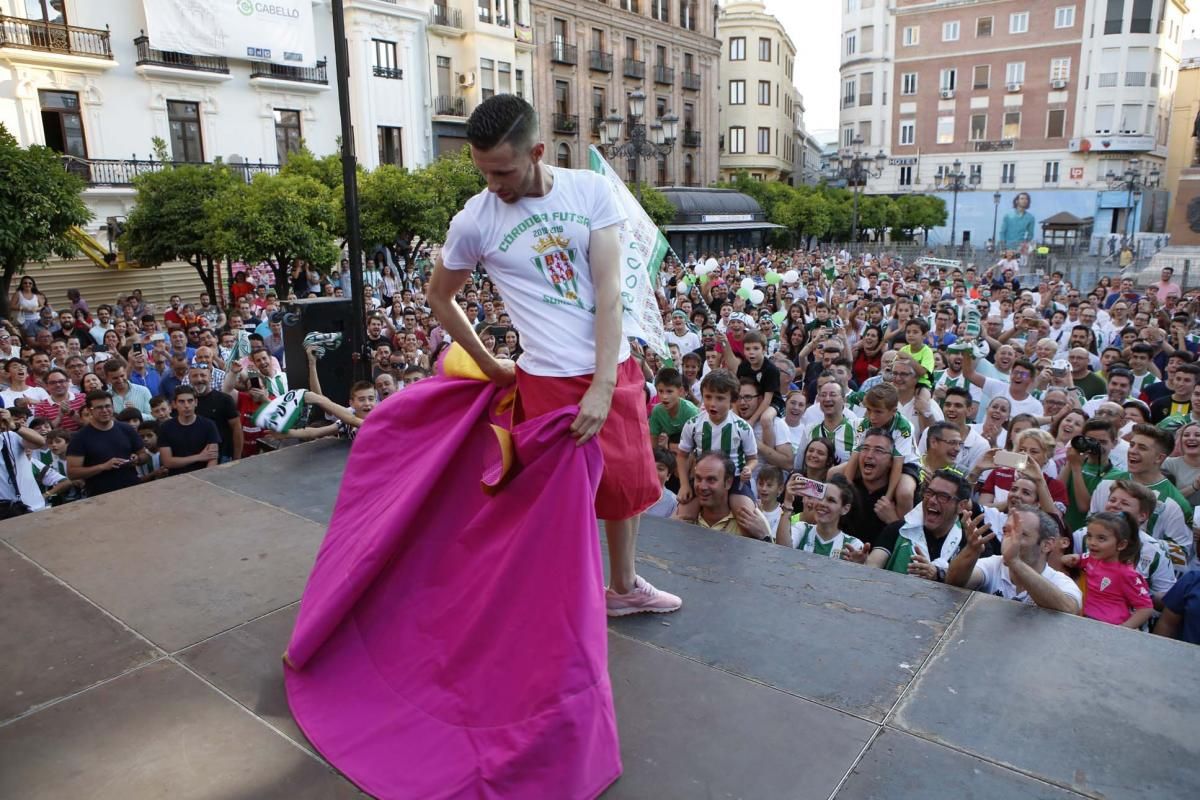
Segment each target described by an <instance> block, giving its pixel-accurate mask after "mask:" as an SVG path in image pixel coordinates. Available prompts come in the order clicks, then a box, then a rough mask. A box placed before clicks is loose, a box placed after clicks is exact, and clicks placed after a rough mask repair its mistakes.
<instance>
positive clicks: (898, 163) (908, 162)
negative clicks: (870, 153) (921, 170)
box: [888, 156, 917, 167]
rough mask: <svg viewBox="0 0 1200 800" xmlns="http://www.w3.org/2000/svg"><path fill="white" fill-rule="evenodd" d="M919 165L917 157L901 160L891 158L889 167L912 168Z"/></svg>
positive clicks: (906, 157)
mask: <svg viewBox="0 0 1200 800" xmlns="http://www.w3.org/2000/svg"><path fill="white" fill-rule="evenodd" d="M916 163H917V157H916V156H901V157H899V158H889V159H888V165H889V166H893V167H911V166H913V165H915V164H916Z"/></svg>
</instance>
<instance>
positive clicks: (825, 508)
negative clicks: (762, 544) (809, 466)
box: [775, 475, 863, 558]
mask: <svg viewBox="0 0 1200 800" xmlns="http://www.w3.org/2000/svg"><path fill="white" fill-rule="evenodd" d="M806 481H807V479H806V478H803V477H800V476H798V475H793V476H792V478H791V479H790V480H788V483H787V489H786V490H785V492H784V495H783V503H782V504H781V505H780V507H781V508H782V509H783V512H784V513H783V516H781V517H780V518H779V527H778V528H776V531H775V542H776V543H777V544H781V545H783V546H784V547H791V548H794V549H796V550H804V551H805V552H808V553H812V554H814V555H818V556H828V557H829V558H842V555H843V553H846V552H847V551H850V552H858V551H861V550H862V547H863V543H862V541H861V540H859V539H858V538H856V537H854V536H851V535H850V534H848V533H846V532H845V531H843V530H842V523H843V521H844V520H845V519H846V517H847V515H849V513H850V509H851V508H852V507H853V505H854V488H853V487H852V486H851V485H850V482H849V481H847V480H846V479H845V478H843V477H842V476H841V475H834V476H833V477H832V478H830V479H829V482H828V483H823V484H818V485H817V486H819V487H820V493H821V495H822V496H821V497H819V498H817V497H810V498H809V502H808V506H809V508H810V510H811V512H812V517H813V519H812V521H811V522H806V521H804V520H802V519H798V518H796V517H795V516H793V515H792V514H791V511H790V509H789V507H790V506H791V504H792V502H793V501H794V499H795V497H796V495H793V491H794V490H795V491H800V490H813V493H814V494H816V493H817V492H816V491H815V490H816V488H817V486H804V485H803V484H805V483H806Z"/></svg>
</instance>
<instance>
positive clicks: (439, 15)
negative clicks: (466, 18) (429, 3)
mask: <svg viewBox="0 0 1200 800" xmlns="http://www.w3.org/2000/svg"><path fill="white" fill-rule="evenodd" d="M429 25H430V26H431V27H438V28H453V29H454V30H456V31H461V30H462V29H463V21H462V12H461V11H459V10H458V9H457V8H448V7H446V6H444V5H441V4H439V3H434V5H433V8H431V9H429Z"/></svg>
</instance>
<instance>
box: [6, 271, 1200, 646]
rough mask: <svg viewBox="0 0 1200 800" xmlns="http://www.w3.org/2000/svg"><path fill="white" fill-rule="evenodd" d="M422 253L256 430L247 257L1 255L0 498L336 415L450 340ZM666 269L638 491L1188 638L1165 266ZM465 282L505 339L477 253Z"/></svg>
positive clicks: (252, 289) (263, 315)
mask: <svg viewBox="0 0 1200 800" xmlns="http://www.w3.org/2000/svg"><path fill="white" fill-rule="evenodd" d="M428 256H429V254H428V253H422V254H420V255H419V256H418V258H415V259H414V261H413V262H412V263H411V264H399V265H393V264H392V263H391V261H390V258H389V257H388V256H387V255H386V254H382V253H381V254H380V255H379V256H378V257H377V258H376V259H374V260H373V261H372V262H371V263H370V264H369V266H368V269H367V271H366V278H367V280H366V281H365V285H364V297H363V298H362V302H363V303H364V306H365V309H366V312H367V316H366V319H367V322H366V325H367V328H366V335H365V349H364V352H363V353H361V354H355V355H356V357H361V358H363V359H365V360H367V361H368V362H369V369H370V378H371V380H370V382H363V383H360V384H356V385H355V386H354V387H352V390H351V393H350V395H351V396H350V397H349V398H345V399H346V400H348V401H349V403H350V405H349V406H342V405H340V403H337V402H334V401H333V400H331V399H329V398H325V397H324V396H322V395H320V394H319V391H320V389H319V381H318V380H317V375H316V369H315V364H316V360H317V358H318V357H319V356H320V354H321V352H322V348H321V347H320V346H319V343H317V344H316V345H315V346H313V347H310V348H309V364H308V368H309V378H310V382H311V383H310V385H313V389H314V391H313V392H311V393H310V394H309V395H308V396H307V400H308V402H309V403H310V404H311V405H313V406H314V407H316V408H317V409H318V411H317V413H316V414H314V415H313V420H312V423H311V424H310V425H308V426H301V427H299V428H297V429H293V430H291V431H290V432H289V433H287V434H282V435H276V434H272V433H269V432H264V431H263V430H262V429H261V428H259V427H257V426H256V425H255V412H256V411H257V410H258V409H259V408H260V407H261V406H263V405H264V404H265V403H267V402H269V401H270V400H271V399H273V398H276V397H278V396H280V395H281V394H283V393H284V392H286V390H287V376H286V372H285V370H284V367H285V366H286V363H285V353H284V344H283V332H282V326H283V324H284V322H285V315H284V313H283V311H282V309H281V306H280V303H279V299H278V297H277V296H276V292H275V291H274V289H273V288H272V286H271V285H269V284H270V280H269V276H270V275H271V272H270V270H269V269H267V270H257V271H253V272H251V271H249V270H247V271H246V272H241V273H239V274H238V275H237V276H236V277H235V279H234V280H233V282H232V285H231V293H230V297H229V298H228V301H226V302H222V303H221V304H219V305H218V304H216V303H214V302H213V301H212V298H210V297H208V296H207V295H204V294H201V295H200V296H199V297H198V299H197V301H196V302H195V303H190V304H184V303H183V302H182V298H180V297H172V298H170V302H169V305H168V308H166V309H164V310H163V311H162V312H161V313H159V312H158V311H157V310H156V309H154V308H152V307H150V306H148V305H147V304H146V303H144V302H143V301H142V296H141V293H140V292H139V291H136V290H135V291H133V292H132V293H130V294H129V295H127V296H124V297H122V298H121V299H120V300H119V301H118V302H116V303H113V304H111V305H108V304H105V305H100V306H98V307H96V308H95V309H90V308H89V307H88V304H87V302H86V301H85V300H83V298H81V297H80V296H79V294H78V293H77V292H73V293H72V294H71V296H70V297H69V298H68V303H69V305H64V306H63V307H62V308H59V309H57V310H55V309H52V308H51V307H50V305H49V304H48V303H47V302H46V299H45V297H44V296H43V295H41V294H40V293H39V292H38V291H37V287H36V283H35V282H34V281H33V279H32V278H30V277H28V276H26V277H23V278H22V279H21V281H20V284H19V286H18V289H17V291H16V292H15V293H14V295H13V298H12V301H11V303H10V307H11V309H12V312H13V319H12V320H6V321H4V323H3V325H4V327H3V329H2V330H0V356H2V357H3V366H4V374H3V376H0V383H2V384H3V387H4V388H3V390H0V399H2V401H3V407H4V408H3V410H2V411H0V427H3V429H4V431H5V433H3V436H4V437H5V438H4V440H3V444H4V447H2V448H0V450H3V453H4V456H5V459H4V460H5V470H4V472H5V474H4V475H3V476H0V517H3V516H9V515H11V514H14V513H23V512H25V511H28V510H37V509H40V508H43V507H47V506H52V505H58V504H61V503H64V502H70V501H72V500H75V499H78V498H81V497H85V496H90V495H96V494H101V493H103V492H106V491H112V490H114V489H119V488H123V487H125V486H131V485H135V484H137V483H140V482H143V481H147V480H154V479H157V478H159V477H162V476H164V475H167V474H178V473H181V472H185V471H188V470H191V469H201V468H204V467H206V466H211V465H215V464H218V463H221V462H223V461H227V460H232V459H237V458H242V457H246V456H251V455H254V454H255V453H258V452H260V451H261V450H263V449H269V448H271V447H274V446H277V444H278V439H279V438H281V436H287V437H290V438H301V439H311V438H316V437H318V436H326V435H336V436H342V437H345V438H353V434H354V432H355V430H356V428H357V427H358V425H360V424H361V423H362V420H363V418H365V417H366V415H367V414H368V413H369V412H370V410H371V409H372V408H373V407H374V405H375V403H376V402H380V401H383V400H385V399H386V398H387V397H389V396H390V395H392V394H393V393H395V392H397V391H399V390H401V389H402V388H403V387H404V386H405V385H407V384H410V383H412V382H415V381H419V380H421V379H422V378H424V377H427V376H428V375H430V374H431V373H432V371H433V369H434V367H435V365H436V362H437V359H438V356H439V355H440V353H441V352H442V351H443V350H444V348H445V347H446V346H447V345H448V343H449V342H448V337H447V335H446V334H445V332H444V331H443V330H442V328H441V327H440V325H439V324H438V321H437V320H436V319H435V318H434V316H433V314H432V312H431V311H430V309H429V307H428V306H427V304H426V298H425V292H426V289H427V284H426V283H425V280H426V278H427V275H428V265H429V262H428ZM294 273H295V274H294V275H293V276H292V277H293V281H292V286H291V287H289V288H290V289H291V290H292V291H294V292H298V293H303V294H310V293H311V294H322V295H334V296H346V295H349V294H350V287H349V285H348V282H347V281H346V280H345V278H346V277H347V275H346V272H345V269H344V266H343V269H342V270H341V271H340V272H337V271H335V272H333V273H330V274H329V275H325V274H324V273H321V272H319V271H317V270H315V269H312V268H311V267H308V266H307V265H300V266H299V267H298V269H297V270H295V271H294ZM659 288H660V289H661V291H660V292H659V295H658V302H659V305H660V309H661V311H662V316H663V325H664V329H665V344H666V347H665V348H663V349H662V352H658V351H657V350H656V348H654V347H651V346H645V347H643V346H641V345H639V344H638V343H634V347H633V351H634V354H635V357H636V358H637V360H638V363H639V365H640V366H641V369H642V372H643V375H644V377H645V380H646V401H647V414H648V415H649V424H650V439H651V441H650V444H651V447H652V448H653V449H654V452H655V459H656V462H657V464H658V468H659V476H660V480H661V482H662V486H663V489H662V495H661V498H660V500H659V502H658V503H657V504H656V505H655V506H654V507H653V508H651V509H650V511H649V512H647V513H649V514H653V515H658V516H664V517H666V516H670V517H674V518H676V519H680V520H684V521H686V522H689V523H692V524H694V525H697V526H699V527H700V528H708V529H712V530H716V531H720V532H724V533H727V534H733V535H739V536H745V537H750V538H754V539H759V540H763V541H764V542H770V543H774V544H776V545H779V546H785V547H792V548H796V549H800V550H803V551H806V552H809V553H813V554H816V555H819V556H828V557H832V558H839V559H843V560H846V561H851V562H856V563H858V564H860V565H862V566H863V568H880V569H888V570H893V571H896V572H901V573H906V574H908V575H911V576H914V577H915V578H920V579H927V580H934V581H941V582H946V583H949V584H953V585H957V586H965V587H969V588H971V589H976V590H980V591H986V592H989V593H991V594H995V595H998V596H1001V597H1005V598H1010V599H1013V600H1017V601H1021V602H1025V603H1032V604H1036V605H1039V606H1043V607H1047V608H1053V609H1057V610H1060V611H1064V612H1068V613H1077V614H1082V615H1084V616H1087V617H1091V618H1093V619H1097V620H1102V621H1105V622H1110V623H1113V624H1119V625H1124V626H1127V627H1131V628H1142V629H1148V628H1152V629H1153V631H1154V632H1155V633H1159V634H1163V635H1168V636H1176V637H1180V638H1183V639H1186V640H1188V641H1192V642H1200V580H1198V577H1197V576H1198V575H1200V572H1198V571H1197V570H1196V568H1197V567H1198V566H1200V565H1198V564H1197V560H1196V531H1197V530H1200V526H1198V525H1197V524H1196V523H1197V522H1200V520H1197V519H1196V518H1195V514H1194V509H1195V507H1196V505H1197V504H1200V363H1198V359H1197V354H1198V353H1200V335H1198V333H1197V330H1196V328H1195V326H1194V321H1195V320H1196V319H1197V311H1198V310H1200V294H1198V293H1196V292H1184V291H1183V289H1182V287H1181V286H1180V285H1179V283H1177V282H1176V281H1175V280H1174V276H1173V275H1172V273H1171V270H1170V269H1165V270H1163V271H1162V273H1161V274H1160V275H1159V276H1158V280H1157V281H1156V282H1151V283H1149V285H1145V286H1139V285H1138V284H1137V283H1136V282H1135V280H1134V279H1133V278H1132V277H1130V276H1128V275H1119V276H1113V277H1111V278H1110V277H1106V278H1103V279H1102V280H1101V281H1100V283H1099V284H1098V285H1097V286H1095V287H1090V288H1089V287H1077V286H1073V285H1071V284H1070V283H1069V282H1068V281H1066V280H1064V279H1063V276H1062V275H1060V274H1049V275H1030V274H1028V272H1027V268H1026V267H1025V265H1023V264H1022V262H1021V260H1020V258H1019V257H1017V256H1014V255H1012V254H1005V256H1004V257H1003V258H1001V260H1000V261H999V262H998V263H996V264H994V265H981V266H980V267H979V268H976V267H975V266H974V265H971V264H961V263H958V262H953V261H944V260H937V259H931V258H926V259H918V260H917V261H915V262H912V263H903V262H901V261H900V260H899V259H898V258H895V257H892V256H889V255H882V256H872V255H862V256H854V257H852V256H851V255H850V254H849V253H846V252H836V251H820V250H818V251H811V252H810V251H775V250H769V249H768V250H763V251H757V250H755V251H751V250H742V251H738V252H731V253H728V254H724V255H722V256H720V257H719V258H706V257H701V258H696V257H695V256H692V257H690V258H688V259H687V260H686V261H685V262H682V263H681V262H677V261H675V260H674V259H672V258H668V260H667V262H666V263H664V265H663V269H662V271H661V274H660V287H659ZM458 301H459V305H460V306H461V307H462V308H463V310H464V311H465V312H466V314H467V316H468V318H469V319H471V320H473V321H475V322H476V323H477V324H476V332H477V333H478V334H479V336H480V338H481V339H482V341H483V342H484V344H485V346H486V347H487V348H488V349H489V350H490V351H491V352H493V353H495V354H496V355H497V356H502V357H507V358H510V359H513V360H516V361H518V362H519V360H520V358H521V354H522V347H521V337H520V335H519V334H518V332H517V331H516V330H515V328H513V326H512V324H511V320H510V318H509V316H508V314H507V313H506V311H505V307H504V301H503V298H502V297H500V295H499V293H498V292H497V290H496V288H495V287H494V285H493V284H492V282H491V281H489V280H488V278H487V275H486V274H484V273H482V272H480V273H478V274H476V275H474V276H473V278H472V280H471V281H470V282H468V284H467V285H466V287H464V290H463V291H462V293H461V294H460V295H459V297H458ZM539 335H547V336H552V335H554V334H553V331H545V332H539ZM333 352H334V354H335V355H333V356H327V357H339V358H341V357H347V355H346V353H345V351H340V352H339V351H333ZM314 384H315V385H314ZM339 400H340V398H339Z"/></svg>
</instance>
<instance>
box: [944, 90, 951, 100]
mask: <svg viewBox="0 0 1200 800" xmlns="http://www.w3.org/2000/svg"><path fill="white" fill-rule="evenodd" d="M942 99H943V100H953V99H954V90H953V89H942Z"/></svg>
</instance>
